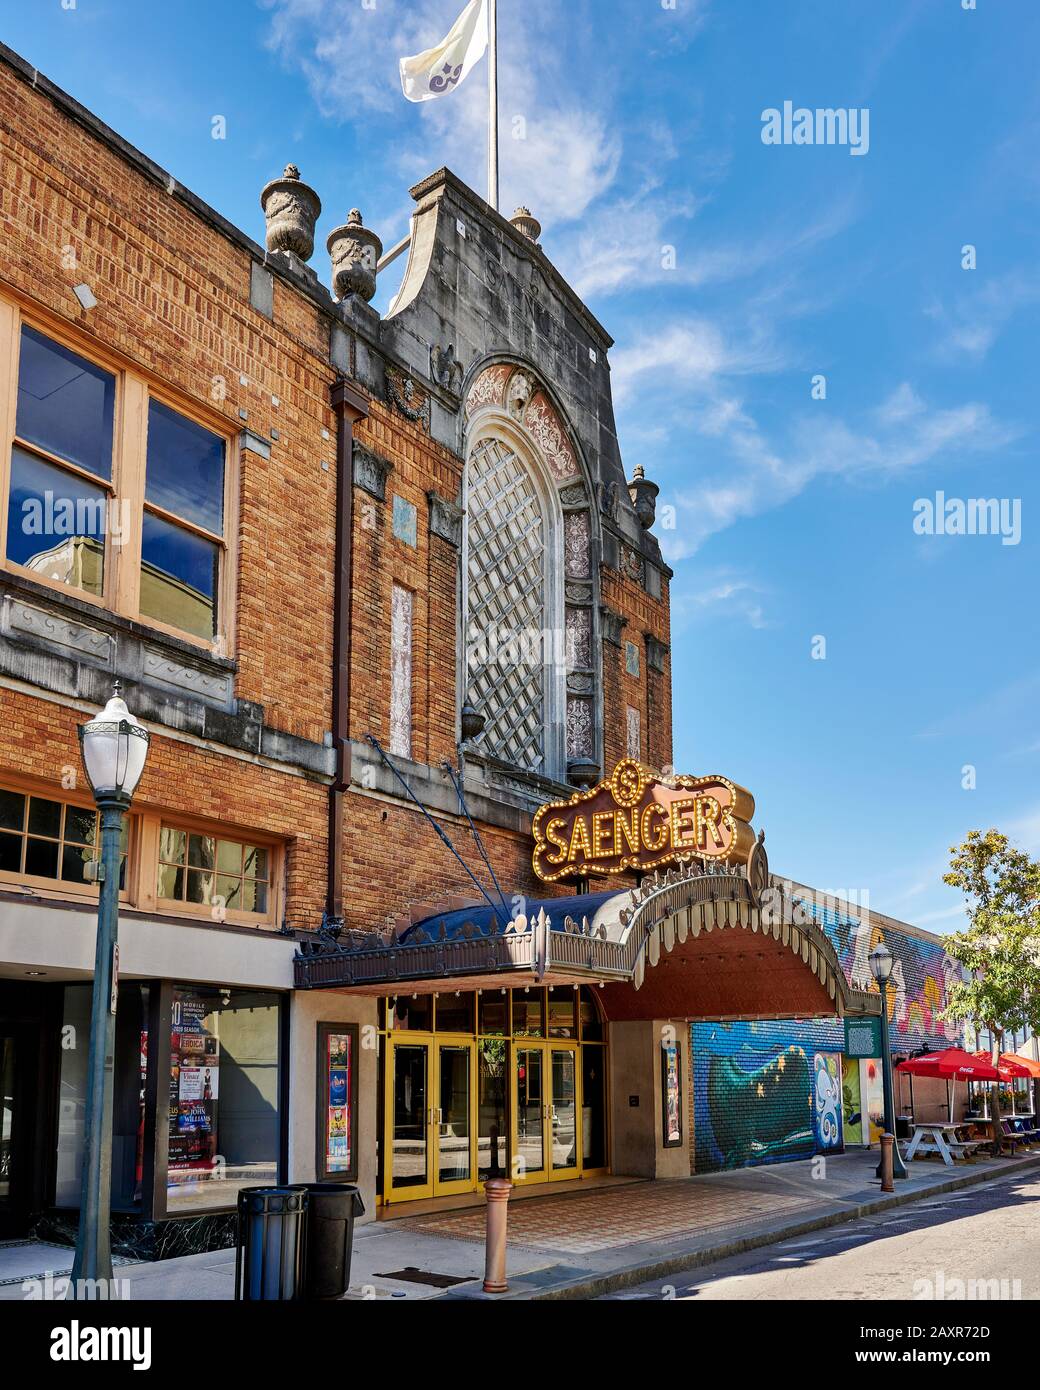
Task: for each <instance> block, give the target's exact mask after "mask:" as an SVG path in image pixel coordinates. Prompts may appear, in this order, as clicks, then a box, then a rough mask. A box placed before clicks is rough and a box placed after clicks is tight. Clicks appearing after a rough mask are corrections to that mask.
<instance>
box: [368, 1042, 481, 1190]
mask: <svg viewBox="0 0 1040 1390" xmlns="http://www.w3.org/2000/svg"><path fill="white" fill-rule="evenodd" d="M401 1047H413V1048H423V1049H425V1052H426V1095H425V1097H424V1100H425V1104H424V1105H423V1115H424V1118H425V1124H424V1127H423V1132H424V1138H425V1144H426V1181H425V1182H422V1183H412V1184H409V1185H408V1186H407V1187H397V1188H395V1187H394V1140H393V1130H394V1078H395V1071H396V1067H395V1053H396V1052H397V1049H398V1048H401ZM442 1047H453V1048H461V1049H464V1050H465V1051H466V1052H468V1054H469V1162H470V1177H469V1178H464V1179H460V1180H457V1181H455V1182H441V1181H439V1179H438V1177H437V1172H438V1168H439V1161H440V1147H441V1145H440V1141H441V1138H442V1137H446V1136H442V1134H441V1128H442V1126H443V1124H444V1122H443V1119H442V1118H441V1114H440V1112H441V1107H440V1106H438V1105H435V1104H434V1101H435V1099H439V1098H440V1081H441V1048H442ZM383 1088H384V1089H383V1145H384V1161H383V1201H384V1202H414V1201H418V1200H421V1199H422V1198H423V1197H445V1196H449V1195H450V1194H452V1193H456V1192H475V1191H476V1190H477V1189H478V1187H479V1185H480V1184H479V1181H478V1176H477V1073H476V1039H475V1038H474V1037H472V1036H471V1035H468V1034H455V1033H418V1032H416V1033H388V1034H387V1035H386V1063H385V1066H384V1068H383Z"/></svg>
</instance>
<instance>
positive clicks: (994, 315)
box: [925, 271, 1040, 362]
mask: <svg viewBox="0 0 1040 1390" xmlns="http://www.w3.org/2000/svg"><path fill="white" fill-rule="evenodd" d="M972 273H975V274H977V273H978V272H968V271H965V272H964V274H965V279H966V281H967V280H968V278H969V276H970V275H971V274H972ZM1038 302H1040V275H1037V274H1036V272H1035V271H1028V272H1027V271H1013V272H1011V273H1010V274H1007V275H999V276H996V277H994V278H993V279H989V280H986V281H984V282H983V284H982V286H981V288H979V289H968V290H966V292H965V294H964V295H962V296H961V297H960V298H958V299H957V300H956V302H954V303H949V304H948V303H944V302H943V301H941V300H939V299H934V300H932V301H931V302H930V303H929V304H928V305H927V306H926V307H925V314H926V315H927V316H928V317H929V318H931V319H933V320H934V321H935V323H936V324H937V326H938V329H939V340H938V342H937V344H936V352H937V354H938V356H939V357H940V358H941V359H943V360H946V361H956V360H964V359H967V360H968V361H971V362H979V361H981V360H982V359H983V358H984V357H986V355H987V354H988V353H989V351H990V349H991V348H992V347H993V345H994V343H995V342H996V341H997V339H998V338H999V337H1000V334H1001V333H1002V332H1003V330H1004V328H1005V327H1006V325H1007V324H1008V323H1009V322H1010V320H1011V319H1012V318H1013V317H1014V316H1015V314H1017V313H1018V312H1019V311H1020V310H1022V309H1030V308H1033V307H1034V306H1035V305H1036V304H1037V303H1038Z"/></svg>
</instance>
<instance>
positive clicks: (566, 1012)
mask: <svg viewBox="0 0 1040 1390" xmlns="http://www.w3.org/2000/svg"><path fill="white" fill-rule="evenodd" d="M574 1000H575V991H574V989H573V987H572V986H570V985H566V986H561V987H560V988H559V989H556V988H554V987H553V986H552V985H550V986H549V1036H550V1038H576V1037H577V1036H578V1033H577V1028H576V1026H575V1019H574Z"/></svg>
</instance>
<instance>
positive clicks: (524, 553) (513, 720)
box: [464, 434, 566, 777]
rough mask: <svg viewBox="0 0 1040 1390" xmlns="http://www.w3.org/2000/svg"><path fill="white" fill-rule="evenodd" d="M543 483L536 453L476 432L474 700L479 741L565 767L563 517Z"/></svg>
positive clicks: (471, 534)
mask: <svg viewBox="0 0 1040 1390" xmlns="http://www.w3.org/2000/svg"><path fill="white" fill-rule="evenodd" d="M540 484H541V480H540V479H538V478H537V475H536V472H535V467H534V465H533V462H532V461H531V460H530V459H528V458H525V457H524V455H523V452H522V450H521V448H520V447H519V446H517V445H515V444H514V443H513V442H511V441H510V440H508V439H506V438H504V437H502V436H501V435H499V434H493V435H488V436H485V437H484V438H482V439H480V440H478V442H477V443H476V444H475V445H474V447H473V449H472V450H471V451H470V454H469V457H468V459H467V461H466V594H465V607H464V624H465V647H466V667H465V682H466V700H467V702H468V703H469V704H470V705H472V706H473V707H474V708H475V709H476V710H477V711H478V712H479V713H480V714H482V715H483V716H484V720H485V724H484V728H483V730H482V732H481V734H480V736H479V738H478V739H477V741H476V742H477V747H478V748H479V749H481V750H482V751H484V752H486V753H488V754H490V755H491V756H493V757H496V758H500V759H501V760H502V761H503V762H507V763H510V764H512V765H513V766H514V767H518V768H521V769H523V770H524V771H526V772H534V773H538V774H540V775H541V776H548V777H557V776H560V775H562V772H563V769H562V766H561V763H562V741H561V739H560V737H559V734H560V728H561V720H560V700H561V696H562V691H563V681H564V678H565V671H566V668H565V660H564V658H562V657H561V651H560V649H561V647H562V646H563V645H564V643H563V638H562V627H563V625H562V621H561V616H560V614H559V613H558V612H557V608H558V606H559V603H558V597H557V595H558V587H559V586H558V584H557V582H556V574H555V570H556V567H557V565H558V555H559V524H558V516H557V512H556V509H554V506H553V499H552V498H551V496H550V494H549V493H548V491H547V489H546V488H545V487H544V485H540Z"/></svg>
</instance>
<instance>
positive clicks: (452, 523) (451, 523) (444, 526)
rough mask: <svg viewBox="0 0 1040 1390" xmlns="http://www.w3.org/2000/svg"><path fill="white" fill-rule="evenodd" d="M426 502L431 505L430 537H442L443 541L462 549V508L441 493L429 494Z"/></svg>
mask: <svg viewBox="0 0 1040 1390" xmlns="http://www.w3.org/2000/svg"><path fill="white" fill-rule="evenodd" d="M426 500H427V502H428V503H429V504H430V535H431V536H440V538H441V540H442V541H447V542H448V544H449V545H453V546H455V548H456V550H458V549H461V547H462V508H461V507H459V506H456V504H455V503H454V502H449V501H448V499H447V498H446V497H442V496H441V495H440V493H439V492H432V491H431V492H428V493H427V494H426Z"/></svg>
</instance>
